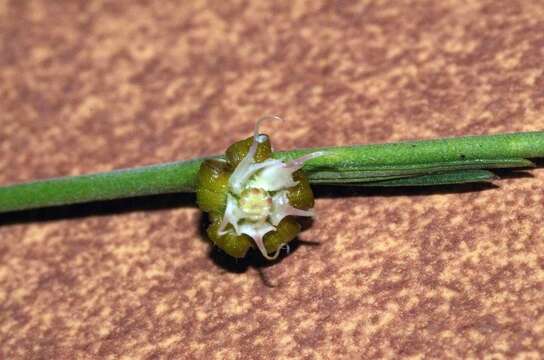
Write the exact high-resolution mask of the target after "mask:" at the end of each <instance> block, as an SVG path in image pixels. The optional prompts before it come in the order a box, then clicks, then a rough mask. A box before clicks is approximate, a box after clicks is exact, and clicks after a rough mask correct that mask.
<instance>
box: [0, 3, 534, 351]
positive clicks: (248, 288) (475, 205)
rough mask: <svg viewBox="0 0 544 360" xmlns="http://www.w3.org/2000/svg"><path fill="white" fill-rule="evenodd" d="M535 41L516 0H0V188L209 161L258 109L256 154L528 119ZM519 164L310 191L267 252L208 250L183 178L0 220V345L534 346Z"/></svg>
mask: <svg viewBox="0 0 544 360" xmlns="http://www.w3.org/2000/svg"><path fill="white" fill-rule="evenodd" d="M543 34H544V4H543V3H542V2H539V1H523V0H520V1H495V0H489V1H486V0H481V1H463V0H447V1H425V0H412V1H408V0H401V1H392V0H391V1H311V2H309V1H279V2H271V1H270V2H267V1H223V2H215V1H183V2H182V1H179V2H176V1H161V2H158V1H38V0H36V1H8V0H0V184H8V183H13V182H20V181H29V180H32V179H39V178H47V177H54V176H64V175H77V174H82V173H89V172H97V171H108V170H112V169H117V168H125V167H134V166H140V165H146V164H153V163H159V162H166V161H174V160H183V159H189V158H193V157H198V156H204V155H212V154H219V153H221V152H223V151H224V150H225V148H226V147H227V146H228V145H229V144H231V143H232V142H234V141H236V140H239V139H241V138H243V137H247V136H249V134H250V133H251V131H252V129H253V126H254V122H255V120H256V119H257V118H258V117H260V116H262V115H266V114H278V115H280V116H281V117H282V118H284V119H285V121H284V122H283V123H277V122H269V123H266V124H265V125H264V130H265V131H266V132H267V133H269V134H271V137H272V141H273V143H274V145H275V148H276V149H290V148H295V147H309V146H329V145H348V144H362V143H381V142H390V141H400V140H413V139H428V138H435V137H447V136H458V135H469V134H493V133H499V132H510V131H531V130H542V129H543V127H544V117H543V110H544V68H543V66H542V59H543V58H544V35H543ZM505 175H508V174H505ZM533 175H534V176H533V177H531V176H528V175H527V176H524V177H519V176H517V177H512V176H507V179H505V180H503V181H501V182H500V183H499V185H500V188H493V187H491V188H480V187H454V188H452V189H431V190H398V191H397V190H393V191H387V192H384V191H382V190H375V191H374V190H364V191H361V190H357V189H348V190H342V191H339V192H336V191H334V190H332V191H331V190H330V189H327V191H323V190H321V191H319V190H318V191H317V194H318V195H319V196H320V198H319V199H318V201H317V205H316V208H317V212H318V215H319V216H318V218H317V220H316V222H315V223H314V225H313V227H312V228H310V229H309V230H308V231H306V232H305V233H303V235H301V239H300V240H299V241H297V243H296V244H294V245H293V249H294V251H293V252H292V253H291V254H290V255H288V256H284V257H282V259H281V260H280V261H279V262H276V263H272V264H267V263H265V262H262V261H261V260H259V259H258V258H257V257H253V258H250V259H249V260H247V261H241V262H238V263H237V262H234V261H233V260H232V259H228V258H226V257H225V256H224V255H222V254H221V253H219V252H218V251H217V250H214V249H211V247H210V246H209V245H208V244H207V242H206V241H205V239H204V238H203V235H202V231H201V228H202V226H203V225H202V224H203V220H202V219H201V216H200V214H199V212H198V211H197V210H196V209H195V208H194V204H193V200H194V198H193V197H192V196H191V195H187V196H185V195H179V196H178V195H172V196H166V197H151V198H148V199H143V200H138V199H136V200H127V201H120V202H113V203H100V204H91V205H82V206H76V207H69V208H64V209H52V210H43V211H37V212H31V213H26V214H22V215H17V216H11V217H9V218H6V217H4V219H2V218H1V217H0V309H1V310H0V354H3V356H4V357H5V358H40V357H52V358H121V357H122V356H126V358H131V359H135V358H143V359H152V358H168V357H170V358H207V359H212V358H215V359H230V358H232V359H244V358H263V359H265V358H289V359H292V358H306V359H319V358H324V359H330V358H338V359H340V358H346V359H353V358H378V357H388V358H399V357H408V356H414V357H431V358H441V357H453V358H458V357H481V356H484V355H490V356H491V355H493V356H496V357H497V358H510V357H514V356H521V357H524V356H527V357H528V358H530V357H531V356H533V357H534V358H536V357H538V354H541V353H542V352H543V351H544V337H543V336H542V334H543V328H544V315H543V314H544V302H543V300H542V290H543V284H544V269H543V264H544V246H543V245H542V238H543V235H544V232H543V231H542V230H541V226H540V225H541V214H542V211H543V210H544V206H543V201H542V200H543V193H542V190H541V189H542V185H544V175H543V174H542V171H539V170H537V171H535V172H534V173H533ZM271 284H272V285H275V286H273V287H271V286H270V285H271Z"/></svg>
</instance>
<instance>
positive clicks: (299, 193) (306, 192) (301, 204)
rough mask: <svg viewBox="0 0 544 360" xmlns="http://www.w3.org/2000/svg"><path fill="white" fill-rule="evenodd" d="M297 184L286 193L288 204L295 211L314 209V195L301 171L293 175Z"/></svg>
mask: <svg viewBox="0 0 544 360" xmlns="http://www.w3.org/2000/svg"><path fill="white" fill-rule="evenodd" d="M293 180H295V181H296V182H297V184H296V185H295V186H293V187H291V188H289V190H288V191H287V198H288V199H289V204H290V205H291V206H293V207H296V208H297V209H302V210H308V209H310V208H313V207H314V194H313V192H312V188H311V187H310V182H309V181H308V178H307V177H306V175H305V174H304V172H303V171H302V170H297V171H295V172H294V173H293Z"/></svg>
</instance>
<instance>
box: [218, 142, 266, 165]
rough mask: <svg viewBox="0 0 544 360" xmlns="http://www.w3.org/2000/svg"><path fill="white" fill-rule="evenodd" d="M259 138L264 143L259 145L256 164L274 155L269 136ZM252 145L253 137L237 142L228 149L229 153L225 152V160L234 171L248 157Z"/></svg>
mask: <svg viewBox="0 0 544 360" xmlns="http://www.w3.org/2000/svg"><path fill="white" fill-rule="evenodd" d="M259 138H260V139H262V140H263V141H262V142H259V143H258V145H257V151H256V153H255V156H254V157H253V159H255V161H256V162H263V161H264V160H266V159H268V158H269V157H270V155H271V154H272V146H271V145H270V138H269V137H268V135H265V134H260V135H259ZM252 143H253V136H252V137H249V138H247V139H244V140H240V141H237V142H235V143H234V144H232V145H231V146H229V147H228V149H227V151H226V152H225V158H226V160H227V162H228V163H229V165H230V166H231V168H232V169H234V168H235V167H236V166H237V165H238V164H239V163H240V161H242V159H243V158H244V157H245V156H246V155H247V153H248V152H249V148H250V147H251V144H252Z"/></svg>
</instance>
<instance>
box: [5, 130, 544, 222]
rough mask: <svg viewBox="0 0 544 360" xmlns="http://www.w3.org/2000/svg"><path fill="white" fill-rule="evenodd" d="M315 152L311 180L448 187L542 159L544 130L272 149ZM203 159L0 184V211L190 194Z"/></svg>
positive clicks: (285, 154)
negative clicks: (338, 145)
mask: <svg viewBox="0 0 544 360" xmlns="http://www.w3.org/2000/svg"><path fill="white" fill-rule="evenodd" d="M316 150H322V151H325V155H324V156H322V157H319V158H316V159H313V160H311V161H309V162H308V163H307V164H306V165H305V166H304V170H305V171H306V172H307V173H308V176H309V178H310V181H311V182H312V183H321V184H346V183H347V184H365V185H373V184H375V185H376V186H406V185H418V186H419V185H436V184H451V183H462V182H467V181H483V180H488V179H492V178H493V176H492V175H486V174H487V173H488V172H487V173H486V172H485V171H476V170H481V169H490V168H501V167H530V166H532V165H533V164H532V163H531V162H530V161H528V160H526V159H528V158H538V157H544V132H541V131H539V132H527V133H513V134H501V135H489V136H467V137H459V138H448V139H438V140H426V141H411V142H402V143H392V144H378V145H360V146H348V147H327V148H314V149H299V150H291V151H282V152H276V153H274V154H273V156H274V157H275V158H280V159H294V158H296V157H299V156H302V155H304V154H307V153H309V152H312V151H316ZM202 161H203V159H194V160H189V161H181V162H173V163H167V164H159V165H152V166H146V167H141V168H135V169H127V170H117V171H112V172H107V173H99V174H91V175H82V176H74V177H64V178H55V179H48V180H41V181H35V182H30V183H25V184H16V185H10V186H5V187H0V213H2V212H10V211H16V210H23V209H33V208H40V207H47V206H55V205H67V204H75V203H83V202H90V201H97V200H109V199H119V198H125V197H133V196H142V195H152V194H163V193H174V192H191V191H194V187H195V180H196V173H197V171H198V168H199V166H200V164H201V162H202ZM465 170H469V171H465ZM428 175H433V176H428ZM403 179H406V180H403ZM408 179H410V180H408ZM380 184H381V185H380Z"/></svg>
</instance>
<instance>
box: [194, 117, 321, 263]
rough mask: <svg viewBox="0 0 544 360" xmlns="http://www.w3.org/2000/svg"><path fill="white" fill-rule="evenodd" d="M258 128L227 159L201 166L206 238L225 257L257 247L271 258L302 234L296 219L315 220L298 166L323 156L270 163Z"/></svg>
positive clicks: (199, 201) (241, 254)
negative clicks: (206, 214)
mask: <svg viewBox="0 0 544 360" xmlns="http://www.w3.org/2000/svg"><path fill="white" fill-rule="evenodd" d="M258 126H259V122H257V125H256V128H255V133H254V135H253V136H252V137H250V138H247V139H245V140H242V141H238V142H236V143H234V144H232V145H231V146H230V147H229V148H228V149H227V151H226V153H225V159H212V160H206V161H204V162H203V163H202V165H201V167H200V170H199V172H198V182H197V188H196V196H197V204H198V206H199V208H200V209H201V210H202V211H204V212H207V213H208V214H209V218H210V225H209V227H208V229H207V233H208V237H209V238H210V240H211V241H212V242H213V243H214V244H215V245H216V246H218V247H219V248H220V249H222V250H223V251H225V252H226V253H227V254H229V255H231V256H233V257H236V258H241V257H244V256H245V255H246V253H247V251H248V250H249V248H256V249H258V250H259V251H260V252H261V253H262V255H263V256H264V257H265V258H267V259H275V258H276V257H277V256H278V254H279V252H280V249H281V248H282V246H283V245H285V244H287V243H288V242H290V241H291V240H293V239H294V238H295V237H296V236H297V234H298V233H299V232H300V231H301V226H300V224H299V223H298V222H297V220H296V218H297V217H299V216H313V209H312V208H313V205H314V198H313V193H312V189H311V188H310V183H309V182H308V179H307V178H306V176H305V175H304V173H303V171H302V170H301V168H302V166H303V164H304V162H305V161H307V160H310V159H312V158H315V157H318V156H321V155H322V154H321V153H313V154H307V155H305V156H303V157H302V158H300V159H295V160H291V161H287V162H283V161H281V160H277V159H273V158H271V154H272V148H271V145H270V139H269V137H268V136H267V135H264V134H259V133H258ZM270 254H272V255H270Z"/></svg>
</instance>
